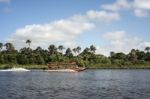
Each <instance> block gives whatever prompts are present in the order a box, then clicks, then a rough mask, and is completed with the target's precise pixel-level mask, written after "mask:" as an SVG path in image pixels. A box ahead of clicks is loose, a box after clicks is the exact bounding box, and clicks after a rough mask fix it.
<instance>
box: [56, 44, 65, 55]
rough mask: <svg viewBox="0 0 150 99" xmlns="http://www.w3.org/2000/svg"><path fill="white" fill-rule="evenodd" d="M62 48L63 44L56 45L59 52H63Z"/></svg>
mask: <svg viewBox="0 0 150 99" xmlns="http://www.w3.org/2000/svg"><path fill="white" fill-rule="evenodd" d="M63 49H65V48H64V46H63V45H59V46H58V50H59V51H60V52H62V53H63Z"/></svg>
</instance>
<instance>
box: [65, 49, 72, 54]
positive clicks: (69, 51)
mask: <svg viewBox="0 0 150 99" xmlns="http://www.w3.org/2000/svg"><path fill="white" fill-rule="evenodd" d="M71 55H72V51H71V49H70V48H68V49H67V50H66V56H71Z"/></svg>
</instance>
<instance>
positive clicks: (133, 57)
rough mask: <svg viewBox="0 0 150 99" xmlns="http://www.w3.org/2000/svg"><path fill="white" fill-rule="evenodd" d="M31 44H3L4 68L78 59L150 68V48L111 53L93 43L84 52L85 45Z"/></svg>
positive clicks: (0, 64)
mask: <svg viewBox="0 0 150 99" xmlns="http://www.w3.org/2000/svg"><path fill="white" fill-rule="evenodd" d="M26 43H27V44H28V47H24V48H21V49H20V50H16V49H15V47H14V46H13V44H12V43H6V44H3V43H0V69H6V68H12V67H13V66H15V67H23V68H27V69H47V64H48V63H49V62H69V61H75V62H77V64H78V65H79V66H81V67H86V68H93V69H95V68H127V69H128V68H134V69H136V68H150V47H146V48H145V51H140V50H138V49H132V50H131V51H130V52H129V53H128V54H125V53H123V52H119V53H115V52H110V56H109V57H106V56H104V55H100V54H95V51H96V47H95V46H94V45H91V46H90V47H87V48H85V49H83V51H81V47H80V46H78V47H76V48H73V49H71V48H65V47H64V46H63V45H60V46H58V47H56V46H55V45H53V44H51V45H49V47H48V49H47V50H46V49H42V48H41V47H40V46H39V47H37V48H36V49H31V47H30V45H31V40H27V41H26Z"/></svg>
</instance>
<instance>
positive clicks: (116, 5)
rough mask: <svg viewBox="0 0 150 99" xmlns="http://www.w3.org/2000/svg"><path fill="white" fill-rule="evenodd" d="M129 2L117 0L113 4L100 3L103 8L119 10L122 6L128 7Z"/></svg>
mask: <svg viewBox="0 0 150 99" xmlns="http://www.w3.org/2000/svg"><path fill="white" fill-rule="evenodd" d="M129 7H130V4H129V3H128V1H127V0H117V1H116V2H115V3H113V4H106V5H102V8H103V9H105V10H111V11H119V10H120V9H122V8H129Z"/></svg>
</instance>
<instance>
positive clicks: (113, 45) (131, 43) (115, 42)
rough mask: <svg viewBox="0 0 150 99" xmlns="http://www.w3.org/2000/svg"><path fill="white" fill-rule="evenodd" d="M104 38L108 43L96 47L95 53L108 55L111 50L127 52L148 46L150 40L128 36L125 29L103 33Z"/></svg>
mask: <svg viewBox="0 0 150 99" xmlns="http://www.w3.org/2000/svg"><path fill="white" fill-rule="evenodd" d="M104 39H105V40H107V41H108V42H109V43H108V44H106V45H103V46H101V47H98V50H97V53H102V54H104V55H106V56H109V54H110V52H111V51H114V52H125V53H128V52H129V51H130V50H131V49H133V48H134V49H140V50H144V48H145V47H146V46H150V42H146V41H144V40H143V39H141V38H138V37H130V36H128V35H127V33H126V32H125V31H115V32H108V33H105V34H104Z"/></svg>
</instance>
